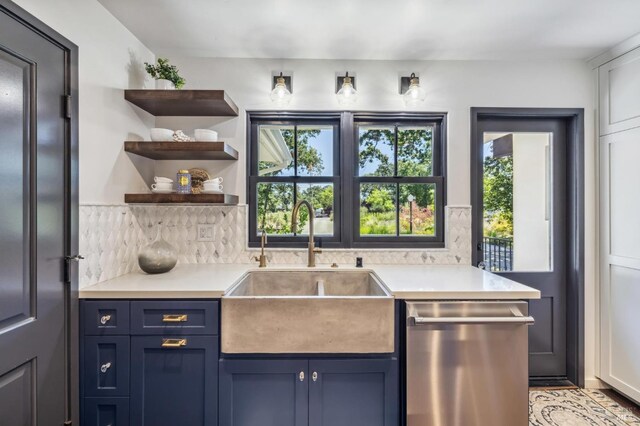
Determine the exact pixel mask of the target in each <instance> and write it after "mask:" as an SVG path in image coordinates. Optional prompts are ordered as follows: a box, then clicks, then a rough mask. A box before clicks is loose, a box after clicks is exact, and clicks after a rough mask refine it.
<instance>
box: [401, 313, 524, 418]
mask: <svg viewBox="0 0 640 426" xmlns="http://www.w3.org/2000/svg"><path fill="white" fill-rule="evenodd" d="M528 315H529V313H528V305H527V303H526V302H521V301H508V302H484V301H464V302H450V301H446V302H444V301H443V302H407V426H528V424H529V421H528V414H529V409H528V405H529V392H528V391H529V390H528V387H529V383H528V380H529V378H528V377H529V371H528V370H529V368H528V366H529V361H528V356H529V354H528V352H529V351H528V336H527V335H528V333H527V325H529V324H532V323H533V318H532V317H530V316H528Z"/></svg>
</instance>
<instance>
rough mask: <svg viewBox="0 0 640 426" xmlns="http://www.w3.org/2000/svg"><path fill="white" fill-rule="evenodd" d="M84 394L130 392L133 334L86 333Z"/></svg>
mask: <svg viewBox="0 0 640 426" xmlns="http://www.w3.org/2000/svg"><path fill="white" fill-rule="evenodd" d="M82 374H83V376H82V378H83V380H82V385H83V392H84V396H105V397H106V396H128V395H129V336H86V337H85V338H84V362H83V367H82Z"/></svg>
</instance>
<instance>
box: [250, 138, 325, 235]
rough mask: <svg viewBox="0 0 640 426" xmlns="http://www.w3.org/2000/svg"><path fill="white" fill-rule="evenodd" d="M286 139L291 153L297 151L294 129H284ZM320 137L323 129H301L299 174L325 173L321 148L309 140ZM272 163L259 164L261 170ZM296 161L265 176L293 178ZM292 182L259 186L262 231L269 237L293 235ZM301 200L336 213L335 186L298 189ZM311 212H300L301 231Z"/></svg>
mask: <svg viewBox="0 0 640 426" xmlns="http://www.w3.org/2000/svg"><path fill="white" fill-rule="evenodd" d="M281 132H282V137H283V138H284V141H285V143H286V144H287V147H288V148H289V151H291V152H293V151H294V149H295V139H294V132H293V129H283V130H282V131H281ZM319 134H320V130H319V129H318V130H316V129H313V130H301V129H298V173H299V174H308V175H317V174H319V173H320V172H322V170H323V167H324V165H323V162H322V156H321V155H320V153H319V152H318V150H317V149H315V148H314V147H312V146H310V144H309V139H312V138H315V137H317V136H318V135H319ZM270 166H271V164H269V163H266V162H259V163H258V168H259V170H265V169H267V168H269V167H270ZM294 167H295V166H294V164H293V162H292V163H291V164H290V165H289V166H288V167H287V168H285V169H283V170H278V171H275V172H271V173H267V174H265V175H263V176H292V175H293V174H294V170H293V169H294ZM293 188H294V185H293V184H292V183H261V184H259V185H258V191H257V192H258V229H259V230H262V229H264V230H265V231H266V232H267V233H268V234H291V233H292V232H293V230H292V229H291V210H293ZM297 196H298V200H307V201H309V202H310V203H311V204H312V205H313V207H314V208H315V209H322V210H323V211H325V212H326V214H331V213H332V210H333V187H332V186H331V185H320V184H319V185H314V186H311V185H308V184H306V185H304V184H300V185H299V186H298V194H297ZM308 220H309V213H308V212H307V210H306V209H300V213H299V216H298V229H297V230H296V231H297V232H300V230H301V229H302V228H303V227H304V226H305V225H306V224H307V222H308Z"/></svg>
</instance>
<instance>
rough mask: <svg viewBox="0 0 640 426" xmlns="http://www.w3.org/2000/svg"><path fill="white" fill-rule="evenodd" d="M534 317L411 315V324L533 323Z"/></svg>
mask: <svg viewBox="0 0 640 426" xmlns="http://www.w3.org/2000/svg"><path fill="white" fill-rule="evenodd" d="M534 322H535V320H534V319H533V317H525V316H515V317H427V318H423V317H410V318H409V323H410V325H426V324H526V325H532V324H533V323H534Z"/></svg>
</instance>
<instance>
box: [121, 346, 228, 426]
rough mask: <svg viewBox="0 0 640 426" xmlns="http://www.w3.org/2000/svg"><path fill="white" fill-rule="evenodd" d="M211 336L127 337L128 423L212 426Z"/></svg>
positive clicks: (213, 376)
mask: <svg viewBox="0 0 640 426" xmlns="http://www.w3.org/2000/svg"><path fill="white" fill-rule="evenodd" d="M217 360H218V341H217V338H216V337H215V336H179V337H171V338H165V337H162V336H133V337H131V396H130V398H131V408H130V409H131V424H134V425H137V426H159V425H181V426H215V425H217V404H216V401H217V400H218V388H217V385H218V374H217V373H218V362H217Z"/></svg>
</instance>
